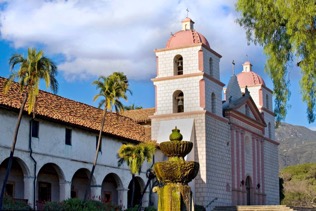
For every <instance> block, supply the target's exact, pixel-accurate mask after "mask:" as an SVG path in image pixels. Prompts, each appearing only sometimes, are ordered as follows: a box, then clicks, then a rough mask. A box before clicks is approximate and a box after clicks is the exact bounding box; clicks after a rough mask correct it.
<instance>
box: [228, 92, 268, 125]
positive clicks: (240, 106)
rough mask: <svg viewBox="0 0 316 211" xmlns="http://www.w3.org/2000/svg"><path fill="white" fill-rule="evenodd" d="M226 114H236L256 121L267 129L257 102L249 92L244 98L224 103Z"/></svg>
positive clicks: (230, 99)
mask: <svg viewBox="0 0 316 211" xmlns="http://www.w3.org/2000/svg"><path fill="white" fill-rule="evenodd" d="M223 111H224V114H226V115H227V114H228V113H235V114H236V115H238V116H242V117H243V118H245V119H248V120H252V121H255V122H256V123H258V124H260V125H262V126H264V127H266V123H265V121H264V118H263V116H262V114H261V113H260V111H259V110H258V108H257V106H256V104H255V102H254V101H253V99H252V97H251V96H250V93H249V91H248V90H246V93H245V94H243V96H242V97H240V98H238V99H235V100H233V99H232V98H229V99H228V101H226V102H224V103H223Z"/></svg>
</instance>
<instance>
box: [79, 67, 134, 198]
mask: <svg viewBox="0 0 316 211" xmlns="http://www.w3.org/2000/svg"><path fill="white" fill-rule="evenodd" d="M93 84H94V85H96V87H97V89H99V94H97V95H95V96H94V98H93V100H94V101H95V100H97V99H98V98H99V97H103V99H102V100H101V101H100V102H99V108H101V107H103V106H104V109H103V117H102V120H101V125H100V130H99V136H98V144H97V149H96V152H95V159H94V162H93V166H92V170H91V172H90V177H89V184H88V186H87V189H86V192H85V196H84V200H87V197H88V192H89V190H90V186H91V181H92V177H93V173H94V170H95V166H96V164H97V160H98V155H99V150H100V145H101V140H102V132H103V128H104V124H105V120H106V113H107V112H108V111H112V108H113V107H114V109H115V111H116V112H119V111H120V110H124V106H123V104H122V103H121V101H120V98H123V99H124V100H127V95H126V92H127V91H128V92H130V93H131V91H130V90H129V89H128V80H127V77H126V75H124V73H122V72H114V73H113V74H112V75H110V76H108V77H104V76H100V77H99V79H98V80H96V81H93Z"/></svg>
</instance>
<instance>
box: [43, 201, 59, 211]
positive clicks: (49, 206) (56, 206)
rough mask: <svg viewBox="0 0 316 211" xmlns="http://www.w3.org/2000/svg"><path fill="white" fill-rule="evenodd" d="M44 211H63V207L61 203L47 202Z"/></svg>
mask: <svg viewBox="0 0 316 211" xmlns="http://www.w3.org/2000/svg"><path fill="white" fill-rule="evenodd" d="M44 210H45V211H50V210H51V211H53V210H56V211H63V210H64V206H63V203H61V202H55V201H49V202H46V203H45V205H44Z"/></svg>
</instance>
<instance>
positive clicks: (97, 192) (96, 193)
mask: <svg viewBox="0 0 316 211" xmlns="http://www.w3.org/2000/svg"><path fill="white" fill-rule="evenodd" d="M101 191H102V185H91V199H92V200H96V201H101V197H102V194H101Z"/></svg>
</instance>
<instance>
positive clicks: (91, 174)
mask: <svg viewBox="0 0 316 211" xmlns="http://www.w3.org/2000/svg"><path fill="white" fill-rule="evenodd" d="M105 119H106V108H105V109H104V112H103V117H102V121H101V127H100V131H99V137H98V145H97V149H96V151H95V158H94V162H93V166H92V170H91V172H90V177H89V183H88V186H87V188H86V192H85V194H84V200H87V198H88V194H89V190H90V187H91V182H92V177H93V174H94V170H95V166H96V165H97V161H98V156H99V150H100V146H101V140H102V132H103V128H104V123H105Z"/></svg>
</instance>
